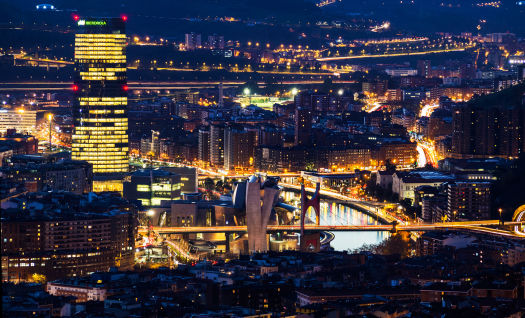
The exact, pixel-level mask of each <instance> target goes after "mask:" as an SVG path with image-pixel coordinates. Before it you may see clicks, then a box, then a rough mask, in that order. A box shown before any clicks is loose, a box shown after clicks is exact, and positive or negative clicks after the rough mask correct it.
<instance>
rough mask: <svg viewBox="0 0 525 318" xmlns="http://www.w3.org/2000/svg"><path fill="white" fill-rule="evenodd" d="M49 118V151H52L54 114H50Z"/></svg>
mask: <svg viewBox="0 0 525 318" xmlns="http://www.w3.org/2000/svg"><path fill="white" fill-rule="evenodd" d="M47 120H48V121H49V151H51V124H52V123H53V114H48V115H47Z"/></svg>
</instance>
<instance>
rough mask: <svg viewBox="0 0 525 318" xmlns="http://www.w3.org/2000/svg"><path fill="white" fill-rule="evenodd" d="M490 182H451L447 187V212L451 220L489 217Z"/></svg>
mask: <svg viewBox="0 0 525 318" xmlns="http://www.w3.org/2000/svg"><path fill="white" fill-rule="evenodd" d="M490 189H491V183H490V182H451V183H449V184H448V187H447V195H448V214H449V215H450V216H451V217H452V219H453V221H456V220H459V219H467V220H480V219H488V218H489V217H490Z"/></svg>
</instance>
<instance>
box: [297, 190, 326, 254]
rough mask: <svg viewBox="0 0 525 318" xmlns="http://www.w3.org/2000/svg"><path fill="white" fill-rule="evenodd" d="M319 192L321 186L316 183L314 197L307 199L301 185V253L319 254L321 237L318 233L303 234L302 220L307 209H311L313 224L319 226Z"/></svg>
mask: <svg viewBox="0 0 525 318" xmlns="http://www.w3.org/2000/svg"><path fill="white" fill-rule="evenodd" d="M320 190H321V184H320V183H317V184H316V186H315V192H314V195H313V196H312V197H311V198H308V196H307V194H306V190H305V188H304V184H302V185H301V243H300V245H301V251H302V252H319V250H320V249H321V236H320V234H319V233H311V234H305V233H304V218H305V216H306V212H307V211H308V208H309V207H312V208H313V209H314V211H315V216H316V218H315V224H316V225H320V223H321V201H320V196H319V191H320Z"/></svg>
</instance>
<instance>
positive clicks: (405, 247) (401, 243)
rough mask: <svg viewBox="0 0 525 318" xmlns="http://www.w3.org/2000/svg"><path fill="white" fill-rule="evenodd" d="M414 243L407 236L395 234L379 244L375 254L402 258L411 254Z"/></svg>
mask: <svg viewBox="0 0 525 318" xmlns="http://www.w3.org/2000/svg"><path fill="white" fill-rule="evenodd" d="M413 245H414V243H413V241H412V240H411V239H410V238H409V237H408V235H407V234H400V233H396V234H393V235H392V236H390V237H389V238H388V239H386V240H384V241H383V242H381V243H380V244H379V246H378V247H377V249H376V253H378V254H382V255H396V254H397V255H399V256H401V257H402V258H405V257H408V256H410V254H411V251H412V249H413V247H414V246H413Z"/></svg>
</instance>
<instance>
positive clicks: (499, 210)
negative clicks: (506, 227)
mask: <svg viewBox="0 0 525 318" xmlns="http://www.w3.org/2000/svg"><path fill="white" fill-rule="evenodd" d="M498 212H499V222H500V223H503V220H502V219H501V213H503V209H502V208H499V209H498Z"/></svg>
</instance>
